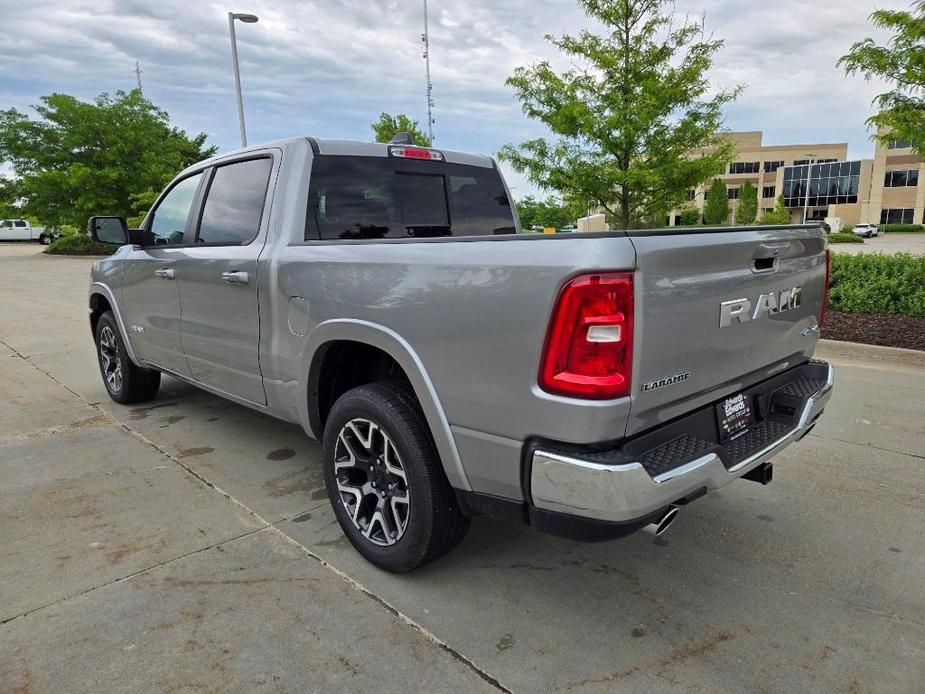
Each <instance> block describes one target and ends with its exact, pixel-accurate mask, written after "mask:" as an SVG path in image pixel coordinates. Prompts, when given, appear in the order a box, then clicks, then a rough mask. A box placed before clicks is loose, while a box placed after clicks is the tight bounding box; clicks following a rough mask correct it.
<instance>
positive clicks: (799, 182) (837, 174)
mask: <svg viewBox="0 0 925 694" xmlns="http://www.w3.org/2000/svg"><path fill="white" fill-rule="evenodd" d="M860 178H861V162H860V161H842V162H830V163H826V164H813V165H812V166H809V165H802V166H788V167H786V168H785V169H784V188H783V190H782V191H781V192H782V193H783V195H784V204H785V205H786V206H787V207H803V205H809V206H810V207H815V206H819V207H822V206H825V205H841V204H845V203H855V202H857V201H858V188H859V185H860ZM807 188H808V191H807Z"/></svg>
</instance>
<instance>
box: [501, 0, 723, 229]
mask: <svg viewBox="0 0 925 694" xmlns="http://www.w3.org/2000/svg"><path fill="white" fill-rule="evenodd" d="M578 2H579V5H581V7H582V9H583V10H584V11H585V13H586V14H587V15H588V17H589V18H590V19H591V20H592V21H593V22H595V23H596V24H601V25H603V27H604V29H605V32H604V33H602V34H597V33H593V32H591V31H589V30H584V31H582V32H581V33H580V34H579V35H578V36H561V37H554V36H551V35H547V36H546V40H547V41H548V42H550V43H551V44H552V45H553V46H555V47H556V48H558V49H559V50H560V51H561V52H562V53H564V54H565V56H566V57H567V59H568V61H569V62H570V63H571V64H572V65H573V67H572V68H571V69H569V70H566V71H565V72H560V73H557V72H556V71H554V70H553V68H552V67H551V66H550V64H549V63H548V62H547V61H542V62H539V63H534V64H533V65H530V66H528V67H519V68H517V69H516V70H515V72H514V74H513V75H512V76H511V77H510V78H508V80H507V84H508V85H509V86H511V87H513V88H514V90H515V91H516V92H517V96H518V98H519V99H520V101H521V103H522V106H521V108H522V110H523V112H524V114H525V115H526V116H527V117H529V118H532V119H536V120H539V121H541V122H542V123H544V124H545V125H546V126H547V127H548V128H549V129H550V130H551V131H552V132H553V133H554V134H555V135H556V136H558V139H557V140H555V141H547V140H546V139H543V138H538V139H534V140H528V141H526V142H523V143H521V144H520V145H519V146H516V145H513V144H508V145H505V146H504V147H503V148H502V149H501V151H500V152H499V157H500V158H501V159H503V160H506V161H508V162H510V164H511V166H512V167H513V168H514V169H515V170H516V171H518V172H521V173H525V174H526V175H527V177H528V178H529V179H530V180H531V181H533V182H534V183H536V184H537V185H539V186H540V187H542V188H544V189H547V190H555V191H559V193H560V194H562V195H577V196H579V197H581V198H583V199H586V200H588V201H590V202H591V203H592V206H593V207H600V208H603V209H604V211H605V212H606V213H607V214H608V215H609V216H611V217H613V218H614V219H615V220H616V221H617V223H618V225H619V226H620V227H622V228H624V229H627V228H630V226H631V225H633V224H634V223H635V222H636V220H651V219H663V218H664V216H665V215H666V214H667V213H668V211H669V210H670V209H672V208H674V207H677V206H678V205H680V203H681V202H682V201H683V200H684V193H685V191H686V190H687V189H688V188H693V187H696V186H697V185H698V184H700V183H701V182H703V181H705V180H706V179H708V178H709V177H710V176H714V175H716V173H717V172H718V171H721V170H723V169H724V168H725V166H726V164H727V163H728V162H729V161H730V160H731V158H732V156H733V144H732V142H730V141H729V140H728V139H727V138H724V137H722V134H721V126H722V107H723V106H724V105H725V104H726V103H728V102H729V101H731V100H732V99H734V98H735V96H736V95H737V94H738V92H739V88H738V87H736V88H734V89H731V90H722V89H720V90H714V89H712V88H711V87H710V84H709V82H708V81H707V79H706V72H707V71H708V70H709V68H710V66H711V65H712V63H713V56H714V54H715V53H716V51H717V50H719V48H720V47H721V46H722V43H723V42H722V41H716V40H710V39H708V38H706V37H704V35H703V33H702V31H701V28H700V26H699V25H697V24H690V23H688V22H686V21H682V20H680V19H679V18H678V17H676V16H675V15H674V14H673V12H672V10H671V8H672V7H673V5H672V4H671V2H670V0H578Z"/></svg>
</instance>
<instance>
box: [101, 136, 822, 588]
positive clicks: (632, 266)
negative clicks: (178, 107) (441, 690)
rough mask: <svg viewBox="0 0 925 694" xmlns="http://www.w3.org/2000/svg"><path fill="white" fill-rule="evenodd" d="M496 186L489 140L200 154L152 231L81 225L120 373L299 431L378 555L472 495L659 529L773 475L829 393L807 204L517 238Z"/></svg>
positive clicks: (123, 394)
mask: <svg viewBox="0 0 925 694" xmlns="http://www.w3.org/2000/svg"><path fill="white" fill-rule="evenodd" d="M509 199H510V195H509V192H508V189H507V187H506V185H505V184H504V181H503V179H502V177H501V173H500V171H499V170H498V167H497V165H496V164H495V162H494V160H493V159H491V158H490V157H487V156H482V155H477V154H468V153H464V152H453V151H449V150H436V149H425V148H421V147H412V146H409V145H404V144H378V143H376V144H372V143H361V142H356V141H349V140H322V139H315V138H295V139H291V140H284V141H279V142H275V143H271V144H269V145H262V146H252V147H249V148H247V149H244V150H241V151H238V152H232V153H229V154H226V155H223V156H220V157H215V158H212V159H209V160H207V161H204V162H200V163H198V164H195V165H193V166H191V167H189V168H188V169H187V170H185V171H184V172H182V173H181V174H180V175H179V176H178V177H177V178H176V179H175V180H174V181H173V182H172V183H171V184H170V185H169V186H168V187H167V189H166V190H165V191H164V193H163V194H162V195H161V196H160V198H159V199H158V200H157V202H156V203H155V204H154V207H153V208H152V209H151V211H150V212H148V214H147V216H146V217H145V220H144V222H143V223H142V225H141V229H139V230H131V231H129V230H128V229H127V228H126V224H125V220H124V219H121V218H117V217H92V218H91V220H90V223H89V227H90V233H91V236H92V238H93V239H94V240H96V241H105V242H107V243H115V244H119V245H120V247H119V249H118V250H117V251H116V252H115V253H114V254H113V255H112V256H110V257H108V258H105V259H102V260H98V261H96V262H95V263H94V265H93V270H92V275H91V280H90V281H91V284H90V292H89V309H90V315H89V319H90V327H91V329H92V332H93V337H94V340H95V344H96V348H97V357H98V363H99V367H100V372H101V376H102V379H103V383H104V384H105V387H106V390H107V391H108V393H109V396H110V397H111V398H112V399H113V400H115V401H116V402H120V403H135V402H141V401H143V400H149V399H151V398H153V397H154V396H155V395H156V393H157V391H158V385H159V383H160V379H161V374H162V373H165V374H169V375H171V376H173V377H175V378H179V379H181V380H184V381H187V382H189V383H192V384H194V385H196V386H198V387H200V388H203V389H204V390H206V391H208V392H210V393H213V394H214V395H217V396H220V397H224V398H228V399H229V400H232V401H233V402H236V403H240V404H242V405H246V406H248V407H251V408H254V409H256V410H258V411H260V412H264V413H266V414H268V415H271V416H274V417H278V418H280V419H283V420H286V421H289V422H295V423H298V424H300V425H301V426H302V427H303V428H304V430H305V432H306V433H307V434H308V435H310V436H312V437H314V438H317V439H321V441H322V451H323V453H322V456H321V457H322V460H321V466H322V468H323V473H324V480H325V486H326V487H327V491H328V497H329V499H330V501H331V504H332V506H333V508H334V513H335V515H336V517H337V520H338V522H339V523H340V526H341V528H342V529H343V531H344V533H345V534H346V535H347V537H348V538H349V540H350V542H351V543H352V544H353V546H354V547H355V548H356V549H357V550H358V551H359V552H360V553H361V554H362V555H363V556H364V557H366V558H367V559H369V560H370V561H371V562H373V563H374V564H376V565H377V566H379V567H381V568H383V569H386V570H389V571H409V570H411V569H414V568H415V567H417V566H420V565H421V564H424V563H426V562H428V561H430V560H433V559H436V558H437V557H439V556H440V555H442V554H445V553H446V552H448V551H449V550H450V549H452V548H453V547H454V546H455V545H456V544H457V543H458V542H459V541H460V540H461V539H462V537H463V535H464V534H465V532H466V528H467V527H468V525H469V519H470V517H471V516H473V515H476V514H479V513H485V514H490V515H493V516H496V517H499V518H504V519H507V520H511V521H519V522H522V523H527V524H529V525H532V526H534V527H535V528H537V529H539V530H542V531H546V532H550V533H557V534H560V535H565V536H568V537H574V538H580V539H585V540H601V539H605V538H614V537H620V536H623V535H628V534H629V533H632V532H635V531H637V530H647V531H649V532H651V533H653V534H660V533H662V532H664V531H665V530H666V529H667V528H668V526H669V525H670V524H671V522H672V520H673V519H674V517H675V516H676V515H677V514H678V510H679V509H680V508H681V507H683V506H684V505H686V504H688V503H689V502H692V501H694V500H695V499H697V498H699V497H700V496H702V495H703V494H705V493H707V492H708V491H710V490H712V489H716V488H719V487H722V486H724V485H726V484H728V483H730V482H732V481H734V480H738V479H746V480H751V481H753V482H759V483H761V484H767V483H768V482H770V481H771V464H770V463H769V462H768V459H769V458H771V457H772V456H774V455H776V454H777V453H779V452H780V451H782V450H783V449H784V448H786V447H787V446H789V445H790V444H792V443H794V442H796V441H798V440H799V439H800V438H802V437H803V436H804V435H806V434H807V433H808V432H809V431H810V430H811V429H812V427H813V426H814V425H815V423H816V420H817V418H818V417H819V416H820V414H822V410H823V408H824V407H825V405H826V402H827V401H828V400H829V398H830V396H831V392H832V383H833V377H834V375H833V374H834V372H833V369H832V368H831V367H830V366H829V365H828V364H826V363H824V362H821V361H816V360H813V359H812V356H813V350H814V349H815V347H816V342H817V340H818V339H819V333H820V328H819V326H820V324H821V323H822V322H823V320H824V318H823V316H824V313H825V302H826V294H827V284H828V275H829V272H828V268H829V265H828V260H829V255H828V251H827V248H826V240H825V238H824V234H823V232H822V229H821V228H820V227H819V225H818V224H805V225H793V226H763V227H757V226H748V227H734V226H730V227H721V228H706V229H704V228H702V227H688V228H682V229H681V230H678V228H677V227H676V228H673V229H645V230H641V231H628V232H625V231H614V232H602V233H597V234H561V235H560V234H543V235H535V234H523V233H521V229H520V224H519V222H518V220H517V216H516V214H515V213H514V211H513V210H512V208H511V205H510V202H509ZM572 228H573V229H574V227H572ZM171 397H173V396H171ZM791 457H792V456H791ZM800 472H801V469H800V467H799V466H795V467H793V468H792V469H791V470H790V472H789V474H790V475H791V476H792V477H793V478H796V477H797V476H799V474H800ZM785 496H786V495H782V498H781V501H780V503H782V504H785V503H786V499H785V498H784V497H785ZM721 505H722V502H717V503H714V504H713V506H712V507H711V509H710V513H714V514H715V513H717V512H718V509H719V508H720V506H721ZM734 508H735V507H729V508H727V511H728V512H730V513H734V512H735V511H734ZM739 511H742V508H741V506H740V507H739ZM784 513H786V511H784ZM731 523H732V524H733V525H735V521H731ZM703 527H707V526H703ZM700 531H701V528H698V532H700ZM703 532H708V530H704V531H703ZM717 541H719V540H717ZM634 547H635V549H634V550H633V551H634V552H635V551H638V545H637V546H634ZM676 570H678V571H684V568H683V567H677V569H676Z"/></svg>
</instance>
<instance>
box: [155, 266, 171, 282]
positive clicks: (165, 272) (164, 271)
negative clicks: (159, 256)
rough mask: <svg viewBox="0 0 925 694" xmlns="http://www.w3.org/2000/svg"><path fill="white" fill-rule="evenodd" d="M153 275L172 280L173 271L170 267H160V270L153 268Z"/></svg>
mask: <svg viewBox="0 0 925 694" xmlns="http://www.w3.org/2000/svg"><path fill="white" fill-rule="evenodd" d="M154 275H155V277H160V278H161V279H162V280H172V279H173V278H174V276H175V273H174V271H173V269H172V268H169V267H162V268H161V269H160V270H155V271H154Z"/></svg>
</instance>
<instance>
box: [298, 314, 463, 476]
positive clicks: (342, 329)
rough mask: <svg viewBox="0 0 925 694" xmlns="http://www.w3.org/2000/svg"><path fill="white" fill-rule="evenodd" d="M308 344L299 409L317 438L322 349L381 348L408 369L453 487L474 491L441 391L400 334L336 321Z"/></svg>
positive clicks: (365, 323)
mask: <svg viewBox="0 0 925 694" xmlns="http://www.w3.org/2000/svg"><path fill="white" fill-rule="evenodd" d="M307 340H308V341H307V344H306V348H305V352H304V353H303V357H302V371H301V373H302V374H303V378H304V381H303V383H302V387H301V388H300V392H301V393H302V396H303V397H301V398H300V402H299V403H298V407H299V416H300V418H301V419H302V421H303V422H306V423H308V424H309V429H310V430H311V431H312V434H313V435H314V437H315V438H316V439H319V440H320V439H321V438H322V436H321V434H322V432H320V431H314V427H315V426H317V424H314V425H313V424H312V423H311V421H310V416H309V412H308V402H309V398H310V397H312V393H311V383H310V373H311V368H312V362H313V361H314V359H315V356H316V354H317V353H318V350H320V349H322V348H323V347H324V345H325V344H327V343H329V342H336V341H338V340H350V341H352V342H360V343H364V344H368V345H371V346H372V347H377V348H378V349H381V350H382V351H383V352H385V353H386V354H388V355H389V356H391V357H392V358H393V359H394V360H395V361H396V362H397V363H398V365H399V366H400V367H401V368H402V369H403V370H404V372H405V374H406V375H407V376H408V380H409V381H410V382H411V387H412V388H413V389H414V393H415V395H416V396H417V399H418V402H420V404H421V409H422V411H423V412H424V417H425V419H426V420H427V425H428V426H429V427H430V431H431V434H432V435H433V437H434V443H435V444H436V446H437V453H438V454H439V455H440V460H441V461H442V463H443V470H444V473H445V474H446V476H447V479H448V480H449V482H450V485H451V486H453V487H455V488H457V489H463V490H465V491H471V490H472V486H471V485H470V484H469V479H468V478H467V477H466V472H465V470H464V469H463V465H462V461H461V460H460V457H459V451H458V450H457V448H456V441H455V439H454V438H453V434H452V432H451V431H450V424H449V422H448V421H447V418H446V415H445V414H444V411H443V407H442V406H441V404H440V399H439V397H438V396H437V391H436V389H435V388H434V384H433V382H432V381H431V380H430V377H429V376H428V374H427V370H426V369H425V368H424V364H423V363H422V362H421V359H420V357H419V356H418V355H417V353H416V352H415V351H414V349H413V348H412V347H411V345H410V344H408V342H407V341H406V340H405V339H404V338H402V337H401V335H399V334H398V333H396V332H395V331H394V330H391V329H390V328H387V327H385V326H384V325H380V324H378V323H371V322H369V321H364V320H358V319H332V320H328V321H325V322H323V323H320V324H319V325H317V326H316V327H315V328H314V329H313V330H312V331H311V332H310V333H309V334H308V336H307Z"/></svg>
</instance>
